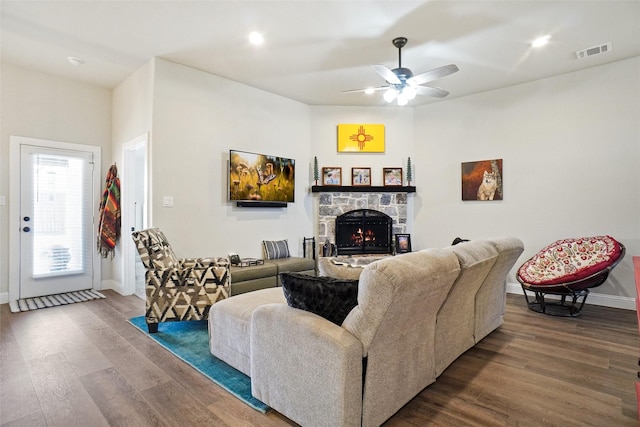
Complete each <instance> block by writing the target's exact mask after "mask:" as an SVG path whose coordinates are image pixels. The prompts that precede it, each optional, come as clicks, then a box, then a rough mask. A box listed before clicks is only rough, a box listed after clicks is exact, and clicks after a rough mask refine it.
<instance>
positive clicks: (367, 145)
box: [338, 124, 384, 153]
mask: <svg viewBox="0 0 640 427" xmlns="http://www.w3.org/2000/svg"><path fill="white" fill-rule="evenodd" d="M338 152H341V153H343V152H357V153H384V125H380V124H340V125H338Z"/></svg>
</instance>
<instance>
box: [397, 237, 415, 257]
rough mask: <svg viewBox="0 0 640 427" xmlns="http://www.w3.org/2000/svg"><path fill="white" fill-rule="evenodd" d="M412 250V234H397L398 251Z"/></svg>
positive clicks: (402, 252)
mask: <svg viewBox="0 0 640 427" xmlns="http://www.w3.org/2000/svg"><path fill="white" fill-rule="evenodd" d="M407 252H411V234H396V253H397V254H405V253H407Z"/></svg>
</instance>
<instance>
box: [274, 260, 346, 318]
mask: <svg viewBox="0 0 640 427" xmlns="http://www.w3.org/2000/svg"><path fill="white" fill-rule="evenodd" d="M280 282H281V283H282V288H283V291H284V296H285V298H286V299H287V304H289V306H290V307H294V308H299V309H301V310H305V311H309V312H311V313H315V314H317V315H318V316H322V317H324V318H325V319H327V320H329V321H330V322H333V323H335V324H336V325H342V322H343V321H344V319H345V318H346V317H347V315H348V314H349V312H350V311H351V310H352V309H353V307H355V306H356V305H358V280H348V279H338V278H335V277H326V276H321V277H315V276H310V275H308V274H302V273H291V272H285V273H280Z"/></svg>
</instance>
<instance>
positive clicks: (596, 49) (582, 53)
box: [576, 42, 613, 59]
mask: <svg viewBox="0 0 640 427" xmlns="http://www.w3.org/2000/svg"><path fill="white" fill-rule="evenodd" d="M611 49H613V48H612V46H611V42H609V43H604V44H600V45H598V46H593V47H588V48H586V49H582V50H576V56H577V57H578V59H582V58H586V57H588V56H593V55H598V54H601V53H606V52H610V51H611Z"/></svg>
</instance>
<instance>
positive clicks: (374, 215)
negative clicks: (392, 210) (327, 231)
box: [335, 209, 393, 255]
mask: <svg viewBox="0 0 640 427" xmlns="http://www.w3.org/2000/svg"><path fill="white" fill-rule="evenodd" d="M392 225H393V220H392V219H391V217H390V216H389V215H387V214H385V213H384V212H380V211H376V210H372V209H356V210H353V211H350V212H347V213H344V214H342V215H340V216H338V217H336V228H335V230H336V250H337V253H338V255H358V254H390V253H392V247H391V230H392Z"/></svg>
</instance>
